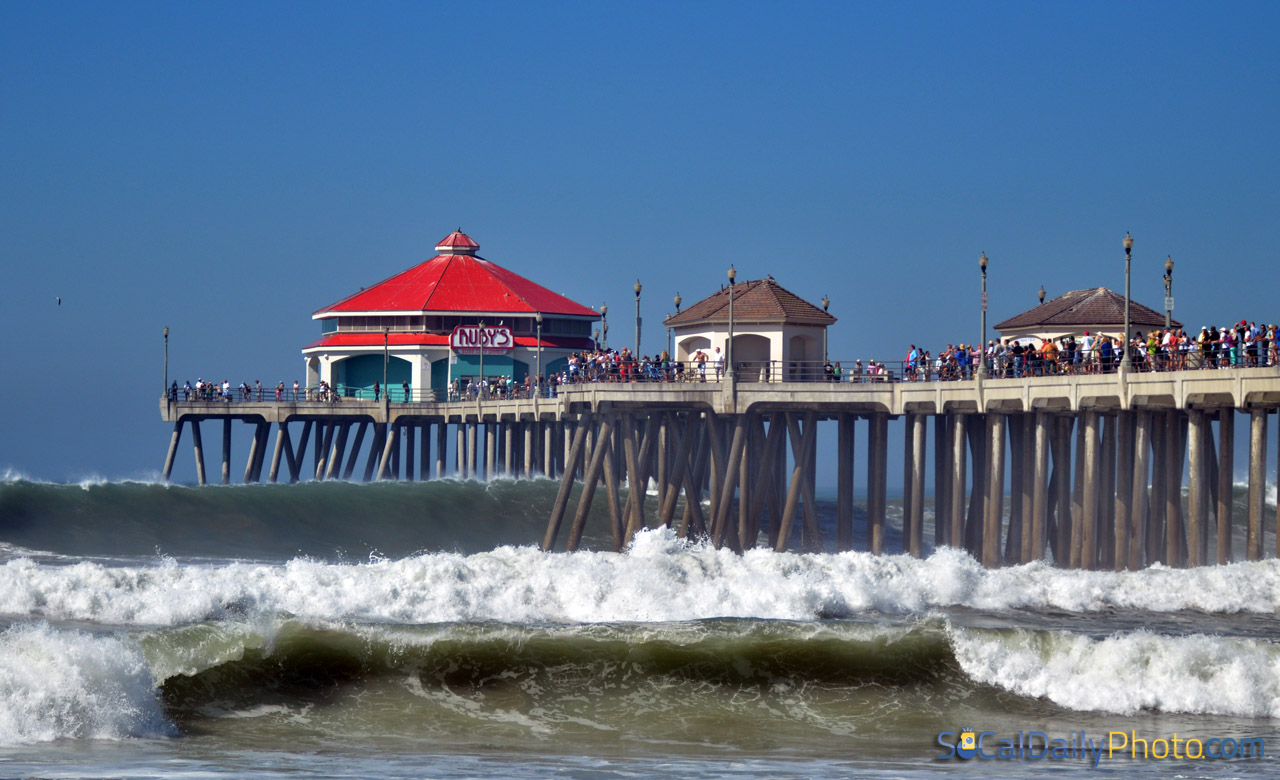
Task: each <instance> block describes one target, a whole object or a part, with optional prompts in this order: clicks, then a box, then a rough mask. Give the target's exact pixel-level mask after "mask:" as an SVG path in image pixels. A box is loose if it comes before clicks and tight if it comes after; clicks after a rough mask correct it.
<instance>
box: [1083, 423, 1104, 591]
mask: <svg viewBox="0 0 1280 780" xmlns="http://www.w3.org/2000/svg"><path fill="white" fill-rule="evenodd" d="M1099 424H1100V420H1099V416H1098V413H1097V412H1095V411H1088V412H1085V413H1084V486H1083V490H1082V492H1083V496H1084V505H1083V507H1082V509H1083V512H1082V515H1083V516H1082V518H1081V523H1080V530H1081V535H1080V568H1082V569H1089V570H1092V569H1095V568H1097V566H1096V563H1097V552H1098V482H1099V476H1100V474H1101V470H1102V469H1101V467H1102V459H1101V457H1100V452H1099V450H1100V449H1101V444H1102V442H1101V437H1100V432H1099V430H1098V429H1099Z"/></svg>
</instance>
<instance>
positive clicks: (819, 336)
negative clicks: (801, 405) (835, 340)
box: [663, 277, 836, 381]
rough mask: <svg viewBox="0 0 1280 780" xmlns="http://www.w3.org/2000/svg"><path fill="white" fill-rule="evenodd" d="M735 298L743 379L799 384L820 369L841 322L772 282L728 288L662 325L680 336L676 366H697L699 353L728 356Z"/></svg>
mask: <svg viewBox="0 0 1280 780" xmlns="http://www.w3.org/2000/svg"><path fill="white" fill-rule="evenodd" d="M730 295H732V296H733V353H734V355H733V357H734V362H735V363H736V364H737V365H738V375H739V378H740V379H743V380H746V381H751V380H755V379H766V380H767V379H770V378H772V379H774V380H775V381H777V380H778V379H782V378H785V377H792V378H800V375H801V374H803V373H805V364H806V363H807V364H809V366H810V368H816V367H817V363H818V362H819V361H821V360H822V359H823V355H822V347H823V344H824V343H825V339H826V329H827V326H828V325H831V324H832V323H834V322H835V321H836V318H835V317H832V316H831V315H830V314H828V313H827V312H825V311H823V310H822V309H820V308H818V307H817V306H814V305H813V304H812V303H809V302H808V301H806V300H804V299H803V298H801V297H800V296H798V295H796V294H795V293H793V292H791V291H790V290H788V289H786V288H785V287H783V286H782V285H780V284H778V283H777V282H776V281H774V279H773V277H769V278H767V279H757V280H754V281H745V282H738V283H737V284H734V285H731V286H729V287H723V288H721V289H719V290H717V291H716V292H714V293H712V294H711V295H709V296H707V297H706V298H703V299H702V300H700V301H698V302H697V303H695V304H693V305H692V306H690V307H689V308H687V309H685V310H683V311H681V312H678V313H676V314H674V315H672V316H670V317H667V318H666V319H665V320H663V324H665V325H666V326H667V327H668V328H671V329H672V331H673V333H674V336H675V355H674V356H673V357H674V358H675V359H676V360H681V361H689V360H692V359H693V358H694V356H695V355H696V354H697V352H698V351H699V350H702V351H703V352H706V353H707V355H708V357H709V359H711V360H715V359H716V349H719V350H720V354H722V355H723V354H724V353H726V352H727V351H728V349H727V347H728V339H729V296H730ZM771 365H772V366H773V367H774V368H773V369H772V370H770V366H771ZM778 366H783V367H785V373H784V374H782V375H778V374H776V373H774V371H776V370H777V367H778Z"/></svg>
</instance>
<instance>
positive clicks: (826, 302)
mask: <svg viewBox="0 0 1280 780" xmlns="http://www.w3.org/2000/svg"><path fill="white" fill-rule="evenodd" d="M829 308H831V299H830V298H828V297H827V296H825V295H824V296H822V313H823V314H826V313H827V309H829ZM826 364H827V328H826V326H825V325H824V326H823V328H822V365H823V366H824V368H825V366H826Z"/></svg>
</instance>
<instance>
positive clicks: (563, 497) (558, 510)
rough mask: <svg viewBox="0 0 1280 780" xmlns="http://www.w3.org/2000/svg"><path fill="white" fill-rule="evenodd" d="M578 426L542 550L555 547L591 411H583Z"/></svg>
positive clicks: (547, 550) (588, 425)
mask: <svg viewBox="0 0 1280 780" xmlns="http://www.w3.org/2000/svg"><path fill="white" fill-rule="evenodd" d="M579 423H580V424H579V426H578V430H577V432H576V433H574V435H573V444H572V446H570V448H569V456H568V458H567V459H566V464H565V466H566V467H565V469H564V473H563V474H562V475H561V478H560V490H559V491H558V492H557V493H556V500H555V503H554V504H553V505H552V507H551V519H550V520H549V521H548V522H547V533H546V536H544V537H543V539H542V551H543V552H550V551H551V550H553V549H555V546H556V537H557V536H558V535H559V533H560V524H561V522H563V520H564V510H565V508H566V507H567V506H568V505H569V494H570V492H572V490H573V467H574V466H576V465H577V463H578V459H579V458H581V457H582V447H583V444H584V443H585V442H586V440H587V428H589V427H591V413H590V412H585V413H583V415H582V418H581V419H580V420H579Z"/></svg>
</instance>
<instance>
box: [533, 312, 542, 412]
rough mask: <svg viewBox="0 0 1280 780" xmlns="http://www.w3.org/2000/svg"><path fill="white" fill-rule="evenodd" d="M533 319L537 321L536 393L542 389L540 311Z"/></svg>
mask: <svg viewBox="0 0 1280 780" xmlns="http://www.w3.org/2000/svg"><path fill="white" fill-rule="evenodd" d="M534 319H535V320H536V321H537V323H538V384H537V385H536V386H535V387H534V393H535V394H536V393H540V392H541V390H542V312H538V313H537V314H535V315H534Z"/></svg>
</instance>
